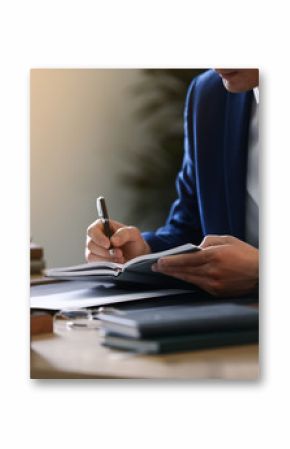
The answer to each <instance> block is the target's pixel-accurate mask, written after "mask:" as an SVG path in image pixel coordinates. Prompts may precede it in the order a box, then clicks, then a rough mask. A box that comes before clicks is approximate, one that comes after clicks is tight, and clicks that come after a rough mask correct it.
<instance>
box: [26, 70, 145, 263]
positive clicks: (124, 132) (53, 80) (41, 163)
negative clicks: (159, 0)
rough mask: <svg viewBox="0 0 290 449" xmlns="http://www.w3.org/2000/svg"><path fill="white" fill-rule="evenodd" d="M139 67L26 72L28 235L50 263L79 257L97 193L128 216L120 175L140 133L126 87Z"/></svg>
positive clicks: (135, 78) (141, 136)
mask: <svg viewBox="0 0 290 449" xmlns="http://www.w3.org/2000/svg"><path fill="white" fill-rule="evenodd" d="M141 76H142V75H141V72H140V71H139V70H75V69H73V70H71V69H67V70H55V69H34V70H32V71H31V131H30V139H31V164H30V167H31V235H32V237H33V240H34V241H36V242H38V243H39V244H41V245H43V246H44V248H45V258H46V262H47V266H48V267H52V266H61V265H70V264H76V263H81V262H83V261H84V259H83V253H84V241H85V231H86V228H87V226H88V224H89V223H91V222H92V221H93V220H95V219H96V209H95V199H96V196H98V195H101V194H103V195H104V196H105V197H106V199H107V201H108V205H109V209H110V213H111V216H112V217H115V218H116V219H118V220H119V221H123V220H125V217H126V216H127V213H128V211H127V208H126V205H127V204H128V203H129V201H130V197H129V192H128V191H125V189H124V188H123V187H122V185H121V183H120V180H119V178H118V177H119V175H120V174H121V172H122V168H124V162H122V161H124V157H125V156H126V154H127V153H126V149H127V148H128V147H129V145H130V148H134V147H135V146H136V149H138V142H140V139H141V141H142V140H143V139H145V138H146V133H145V129H144V128H143V127H142V124H140V123H139V124H138V123H137V122H136V121H134V110H136V107H137V103H136V101H137V100H136V98H135V97H134V95H133V94H132V92H131V90H130V88H131V87H132V85H134V84H135V83H137V82H138V81H139V80H140V77H141Z"/></svg>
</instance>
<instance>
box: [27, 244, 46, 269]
mask: <svg viewBox="0 0 290 449" xmlns="http://www.w3.org/2000/svg"><path fill="white" fill-rule="evenodd" d="M44 268H45V261H44V252H43V248H42V247H41V246H39V245H37V244H36V243H33V242H30V274H39V275H41V274H42V270H43V269H44Z"/></svg>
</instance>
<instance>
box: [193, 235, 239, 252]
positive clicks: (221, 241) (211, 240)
mask: <svg viewBox="0 0 290 449" xmlns="http://www.w3.org/2000/svg"><path fill="white" fill-rule="evenodd" d="M233 240H235V237H232V236H231V235H206V236H205V237H204V239H203V241H202V242H201V244H200V245H199V246H200V248H202V249H204V248H208V247H209V246H219V245H228V244H230V243H233Z"/></svg>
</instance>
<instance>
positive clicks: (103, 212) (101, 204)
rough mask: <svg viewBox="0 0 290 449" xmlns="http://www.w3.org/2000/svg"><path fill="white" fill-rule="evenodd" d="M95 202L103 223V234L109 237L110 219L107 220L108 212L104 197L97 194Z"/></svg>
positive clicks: (110, 233)
mask: <svg viewBox="0 0 290 449" xmlns="http://www.w3.org/2000/svg"><path fill="white" fill-rule="evenodd" d="M96 204H97V211H98V215H99V217H100V218H101V220H102V222H103V225H104V234H105V236H106V237H108V238H109V239H110V238H111V237H112V232H111V229H110V220H109V214H108V209H107V206H106V202H105V198H104V197H103V196H99V197H98V198H97V201H96Z"/></svg>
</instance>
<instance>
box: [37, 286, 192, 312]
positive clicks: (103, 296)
mask: <svg viewBox="0 0 290 449" xmlns="http://www.w3.org/2000/svg"><path fill="white" fill-rule="evenodd" d="M187 292H188V290H179V289H170V290H150V291H148V290H146V291H143V292H128V291H122V290H120V289H116V288H108V287H106V286H105V285H104V286H101V285H100V286H98V287H96V288H86V289H78V290H73V291H68V292H60V293H54V294H50V295H41V296H33V297H31V298H30V307H31V308H32V309H46V310H60V309H68V308H82V307H98V306H103V305H107V304H115V303H120V302H125V301H133V300H141V299H146V298H148V299H149V298H152V299H153V298H158V297H162V296H171V295H177V294H182V293H187Z"/></svg>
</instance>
